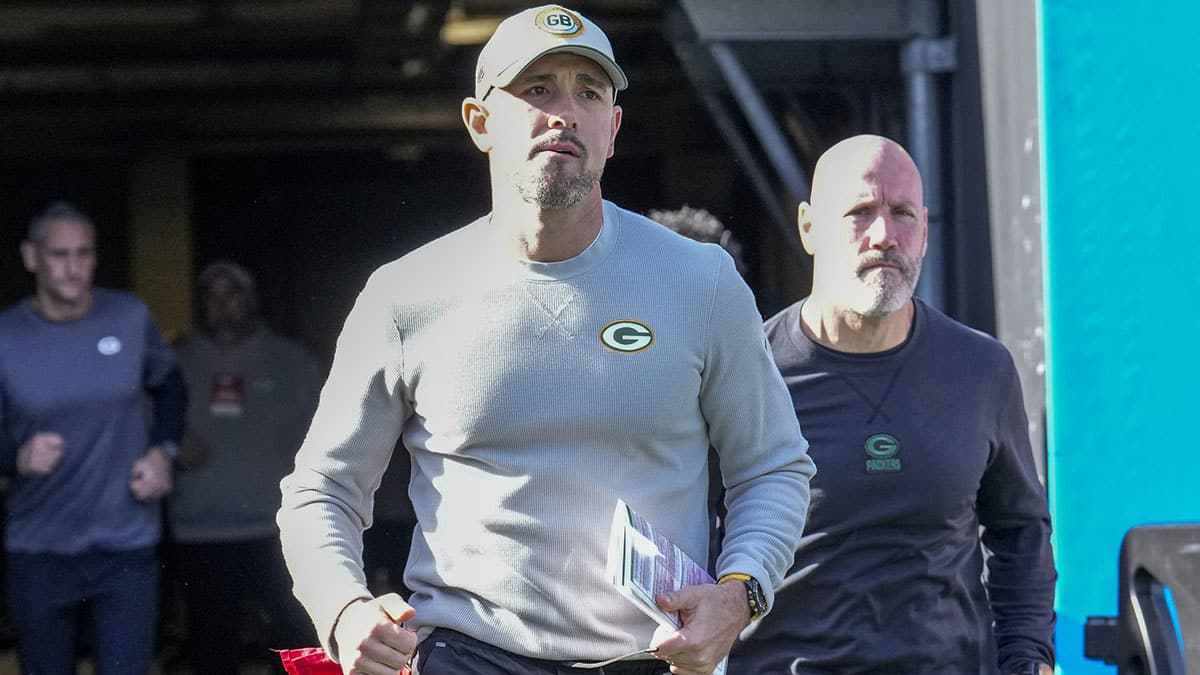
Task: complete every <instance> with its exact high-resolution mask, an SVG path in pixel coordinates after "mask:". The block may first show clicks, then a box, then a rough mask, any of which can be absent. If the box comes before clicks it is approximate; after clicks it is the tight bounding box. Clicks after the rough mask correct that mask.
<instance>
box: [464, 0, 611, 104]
mask: <svg viewBox="0 0 1200 675" xmlns="http://www.w3.org/2000/svg"><path fill="white" fill-rule="evenodd" d="M559 52H566V53H569V54H578V55H580V56H585V57H587V58H589V59H591V60H593V61H595V62H596V63H597V64H599V65H600V67H601V68H603V69H604V72H606V73H608V77H609V79H611V80H612V83H613V87H614V88H615V89H616V90H617V91H621V90H623V89H625V88H626V87H628V86H629V80H627V79H626V78H625V73H624V72H623V71H622V70H621V67H620V66H618V65H617V61H616V59H614V58H613V51H612V44H611V43H609V41H608V36H607V35H605V34H604V31H602V30H600V27H599V26H597V25H596V24H594V23H592V22H591V21H590V20H589V19H587V18H585V17H584V16H583V15H582V14H580V13H579V12H574V11H572V10H569V9H567V8H565V7H561V6H559V5H542V6H541V7H533V8H531V9H527V10H525V11H523V12H521V13H519V14H514V15H512V16H510V17H508V18H507V19H505V20H504V21H502V22H500V25H499V26H497V27H496V32H495V33H493V34H492V37H491V39H489V40H488V42H487V44H485V45H484V46H483V51H481V52H479V63H478V65H477V67H476V68H475V98H478V99H480V100H483V98H485V97H486V96H487V95H488V94H489V93H491V91H492V88H493V87H506V86H508V85H509V84H511V83H512V81H513V80H515V79H517V76H518V75H520V74H521V73H522V72H523V71H524V70H525V69H526V68H528V67H529V64H531V63H533V62H534V61H536V60H538V59H540V58H541V57H543V56H545V55H547V54H555V53H559Z"/></svg>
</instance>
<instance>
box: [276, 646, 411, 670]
mask: <svg viewBox="0 0 1200 675" xmlns="http://www.w3.org/2000/svg"><path fill="white" fill-rule="evenodd" d="M277 651H278V653H279V659H280V660H281V661H283V669H284V670H286V671H287V672H288V674H289V675H342V667H341V666H339V665H338V664H336V663H334V662H333V660H332V659H330V658H329V655H327V654H326V653H325V650H324V649H321V648H320V647H305V648H303V649H279V650H277ZM411 672H412V669H410V668H409V667H408V666H404V667H403V668H401V669H400V672H399V673H398V674H397V675H410V673H411Z"/></svg>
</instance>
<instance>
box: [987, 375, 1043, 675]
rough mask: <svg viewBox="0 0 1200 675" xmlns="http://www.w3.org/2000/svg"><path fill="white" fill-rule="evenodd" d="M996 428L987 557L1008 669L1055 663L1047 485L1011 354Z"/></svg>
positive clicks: (990, 472)
mask: <svg viewBox="0 0 1200 675" xmlns="http://www.w3.org/2000/svg"><path fill="white" fill-rule="evenodd" d="M1005 365H1006V367H1007V371H1008V372H1007V373H1002V374H1001V375H1002V376H1001V377H999V378H998V379H999V381H1000V382H1002V383H1003V385H1002V388H1003V391H1002V394H1001V395H1002V396H1003V397H1004V398H1003V399H1002V400H1001V401H1000V402H999V403H1000V405H999V406H998V409H999V411H998V416H997V434H996V438H995V441H994V447H993V448H992V457H991V460H990V462H989V464H988V467H987V470H986V472H985V474H984V476H983V480H982V482H981V484H980V489H979V498H978V504H979V518H980V523H981V524H982V525H983V527H984V531H983V544H984V546H985V547H986V548H987V549H988V550H989V551H990V552H991V554H992V555H991V557H990V558H989V559H988V575H987V588H988V596H989V597H990V598H991V603H992V612H993V615H994V618H995V631H996V644H997V647H998V650H999V659H1000V664H999V665H1000V667H1001V672H1004V673H1008V672H1013V671H1014V670H1015V669H1016V668H1017V666H1018V665H1020V664H1022V663H1025V662H1029V661H1034V662H1038V661H1040V662H1044V663H1046V664H1049V665H1053V664H1054V642H1053V639H1054V625H1055V615H1054V585H1055V581H1056V580H1057V573H1056V572H1055V568H1054V555H1053V552H1052V551H1051V548H1050V513H1049V509H1048V506H1047V502H1046V491H1045V489H1044V488H1043V487H1042V484H1041V482H1040V481H1039V480H1038V477H1037V470H1036V467H1035V466H1034V460H1033V450H1032V448H1031V446H1030V443H1029V427H1028V424H1027V420H1026V417H1025V406H1024V401H1023V397H1022V395H1021V384H1020V380H1019V379H1018V377H1017V373H1016V368H1015V367H1014V366H1013V365H1012V361H1011V359H1009V358H1006V360H1005Z"/></svg>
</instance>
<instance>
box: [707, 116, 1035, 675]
mask: <svg viewBox="0 0 1200 675" xmlns="http://www.w3.org/2000/svg"><path fill="white" fill-rule="evenodd" d="M811 200H812V201H811V202H810V203H803V204H801V205H800V208H799V227H800V236H801V238H802V240H803V242H804V247H805V249H806V250H807V251H808V252H809V253H810V254H812V256H813V288H812V294H811V295H810V296H809V297H808V298H805V299H803V300H801V301H799V302H797V303H795V304H794V305H791V306H790V307H788V308H786V309H784V310H783V311H782V312H780V313H779V314H777V315H776V316H774V317H772V318H771V319H770V320H768V321H767V323H766V330H767V335H768V338H769V341H770V344H771V347H772V351H773V353H774V356H775V361H776V364H777V365H778V366H779V369H780V371H781V372H782V373H783V376H784V380H785V381H786V382H787V385H788V389H789V391H790V392H791V394H792V402H793V405H794V407H795V410H796V416H797V417H798V419H799V422H800V425H801V427H802V428H803V429H804V430H805V435H806V436H807V437H808V438H809V441H810V442H811V444H812V446H811V448H812V449H811V453H812V456H813V460H814V461H815V462H816V463H817V464H818V465H819V466H821V467H822V469H821V471H820V472H819V473H818V474H817V475H816V477H815V478H814V479H813V481H812V500H811V504H810V507H809V511H808V521H807V523H808V524H807V527H806V528H805V533H804V536H803V538H802V540H801V543H800V545H799V547H798V548H797V551H796V558H795V563H794V565H793V566H792V568H791V570H790V571H789V573H788V575H787V576H786V578H785V580H784V582H783V584H782V585H781V586H780V588H779V590H778V592H777V595H776V602H775V607H774V609H773V611H772V612H771V614H769V615H767V616H766V617H764V618H763V619H762V620H761V621H758V622H755V623H753V624H751V625H750V626H749V627H748V628H747V629H746V630H745V631H744V632H743V633H742V635H741V639H740V640H739V643H738V645H737V646H736V647H735V649H734V654H733V656H732V657H731V660H730V672H734V673H756V674H762V675H767V674H775V673H792V674H801V673H805V674H807V673H839V674H851V673H923V674H926V675H930V674H934V673H945V674H946V675H962V674H964V673H987V674H991V673H1001V674H1004V675H1007V674H1009V673H1021V674H1025V673H1030V674H1035V673H1039V672H1050V665H1051V664H1053V662H1054V648H1053V632H1054V623H1055V618H1054V611H1053V605H1052V602H1053V597H1054V582H1055V578H1056V573H1055V570H1054V561H1053V557H1052V554H1051V550H1050V517H1049V514H1048V511H1047V506H1046V493H1045V491H1044V489H1043V488H1042V485H1041V484H1040V482H1039V481H1038V477H1037V473H1036V471H1035V468H1034V461H1033V455H1032V452H1031V449H1030V444H1029V438H1028V434H1027V429H1028V427H1027V425H1026V419H1025V413H1024V410H1025V408H1024V405H1023V403H1022V395H1021V385H1020V382H1019V381H1018V379H1017V372H1016V369H1015V368H1014V366H1013V362H1012V358H1011V356H1010V355H1009V353H1008V352H1007V351H1006V350H1005V348H1004V347H1003V346H1002V345H1000V343H998V342H997V341H996V340H994V339H992V338H990V337H988V336H986V335H984V334H982V333H979V332H976V331H974V330H971V329H969V328H967V327H965V326H963V325H961V324H959V323H957V322H955V321H953V320H951V319H949V318H947V317H946V316H945V315H943V314H942V313H941V312H939V311H937V310H936V309H933V308H932V307H929V306H927V305H925V304H924V303H922V302H921V301H919V300H916V299H914V298H913V289H914V288H915V287H916V283H917V278H918V276H919V275H920V272H921V260H922V258H923V257H924V255H925V249H926V245H927V234H928V231H927V228H928V225H927V212H926V209H925V206H924V201H923V199H922V186H921V176H920V174H919V172H918V171H917V168H916V165H915V164H914V163H913V161H912V159H911V158H910V157H909V155H908V153H907V152H905V151H904V149H903V148H902V147H900V146H899V145H898V144H896V143H895V142H893V141H891V140H888V139H886V138H882V137H879V136H856V137H853V138H849V139H846V140H844V141H842V142H840V143H838V144H837V145H835V146H833V147H832V148H831V149H829V151H828V152H826V153H825V154H824V155H823V156H822V157H821V159H820V160H819V162H818V163H817V168H816V171H815V173H814V175H813V189H812V197H811ZM985 549H986V550H987V551H988V552H990V554H991V555H990V557H987V556H985V554H984V550H985ZM985 560H986V561H987V562H986V565H987V572H988V579H987V581H986V582H985V581H982V580H981V574H982V573H983V571H984V565H985Z"/></svg>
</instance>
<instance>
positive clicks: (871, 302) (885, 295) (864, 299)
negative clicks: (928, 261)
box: [847, 260, 921, 319]
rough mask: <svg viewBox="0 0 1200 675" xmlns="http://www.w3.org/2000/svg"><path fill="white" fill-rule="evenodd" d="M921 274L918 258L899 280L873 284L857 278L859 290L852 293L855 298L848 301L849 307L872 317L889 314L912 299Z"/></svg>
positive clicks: (860, 313)
mask: <svg viewBox="0 0 1200 675" xmlns="http://www.w3.org/2000/svg"><path fill="white" fill-rule="evenodd" d="M920 276H921V261H919V260H918V261H917V262H916V264H915V265H913V266H912V267H910V268H906V269H905V270H904V272H903V278H902V279H900V280H899V281H898V282H892V283H883V284H873V283H870V282H867V281H865V280H863V279H857V280H856V281H857V283H858V284H859V288H858V291H859V292H858V293H854V294H852V296H853V299H851V300H850V302H849V303H847V304H848V305H849V306H848V307H847V309H850V310H852V311H853V312H854V313H856V314H858V315H860V316H864V317H867V318H871V319H878V318H881V317H884V316H887V315H888V314H891V313H892V312H895V311H897V310H899V309H900V308H901V307H903V306H904V305H905V304H906V303H907V302H908V301H909V300H911V299H912V296H913V292H914V291H915V290H916V288H917V279H918V278H919V277H920Z"/></svg>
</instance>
